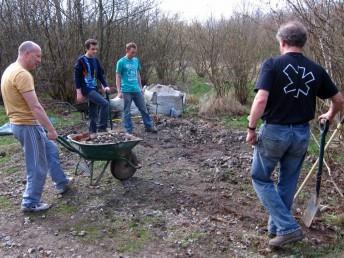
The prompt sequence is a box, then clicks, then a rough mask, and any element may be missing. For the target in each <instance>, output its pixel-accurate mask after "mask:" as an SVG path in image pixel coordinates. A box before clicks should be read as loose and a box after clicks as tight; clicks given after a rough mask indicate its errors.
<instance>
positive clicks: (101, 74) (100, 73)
mask: <svg viewBox="0 0 344 258" xmlns="http://www.w3.org/2000/svg"><path fill="white" fill-rule="evenodd" d="M96 61H97V66H98V67H97V69H98V72H97V75H98V76H97V77H98V78H97V79H98V80H99V81H100V83H101V84H102V88H103V91H105V92H110V88H109V86H108V83H107V82H106V79H105V76H104V74H105V72H104V69H103V67H102V65H101V63H100V62H99V60H98V59H96Z"/></svg>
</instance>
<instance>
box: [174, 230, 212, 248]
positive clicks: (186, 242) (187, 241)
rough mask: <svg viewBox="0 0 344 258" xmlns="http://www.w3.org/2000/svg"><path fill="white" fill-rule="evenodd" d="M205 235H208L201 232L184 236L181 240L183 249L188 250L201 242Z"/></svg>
mask: <svg viewBox="0 0 344 258" xmlns="http://www.w3.org/2000/svg"><path fill="white" fill-rule="evenodd" d="M205 235H206V234H205V233H203V232H199V231H194V232H190V234H187V235H185V236H184V238H183V239H182V240H181V243H180V245H181V247H183V248H187V247H188V246H190V245H191V244H193V243H195V242H197V241H198V240H200V239H201V238H202V237H204V236H205Z"/></svg>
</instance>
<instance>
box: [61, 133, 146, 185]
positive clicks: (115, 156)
mask: <svg viewBox="0 0 344 258" xmlns="http://www.w3.org/2000/svg"><path fill="white" fill-rule="evenodd" d="M75 136H77V135H73V134H71V135H68V136H67V137H62V136H58V138H57V142H58V143H60V144H61V145H62V146H63V147H65V148H66V149H67V150H69V151H70V152H73V153H76V154H78V155H79V157H80V158H79V161H78V163H77V165H76V168H75V174H78V170H79V166H80V162H81V161H82V160H85V162H86V164H87V166H88V169H89V171H90V185H93V186H94V185H97V184H98V183H99V181H100V179H101V178H102V177H103V175H104V173H105V171H106V169H107V168H108V166H109V165H110V171H111V174H112V175H113V176H114V177H115V178H117V179H118V180H126V179H129V178H130V177H132V176H133V175H134V174H135V172H136V170H137V169H138V168H140V166H139V165H138V164H139V162H138V160H137V157H136V155H135V153H134V152H133V151H132V149H133V148H134V147H135V146H136V145H137V144H138V143H139V142H140V141H142V139H140V138H136V137H135V138H134V139H132V140H129V141H125V142H119V143H103V144H89V143H83V142H78V141H76V140H74V139H75ZM95 161H105V165H104V166H103V167H102V170H101V172H100V173H99V175H98V176H96V175H95V173H94V162H95Z"/></svg>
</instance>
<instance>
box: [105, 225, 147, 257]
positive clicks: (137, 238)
mask: <svg viewBox="0 0 344 258" xmlns="http://www.w3.org/2000/svg"><path fill="white" fill-rule="evenodd" d="M151 222H152V221H151V220H137V219H132V220H129V221H127V220H125V219H121V218H119V219H118V220H116V221H115V222H113V223H112V224H111V225H109V228H110V232H111V235H112V239H113V240H114V241H115V242H116V243H117V245H116V249H117V251H119V252H122V253H133V252H136V251H138V250H141V249H142V248H144V246H145V245H146V244H147V242H148V241H149V240H151V238H152V234H151V232H150V231H149V226H148V225H149V224H150V223H151Z"/></svg>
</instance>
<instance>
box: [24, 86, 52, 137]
mask: <svg viewBox="0 0 344 258" xmlns="http://www.w3.org/2000/svg"><path fill="white" fill-rule="evenodd" d="M22 95H23V98H24V99H25V101H26V103H27V105H28V106H29V108H30V110H31V112H32V114H33V116H34V117H35V118H36V119H37V121H38V122H39V123H40V124H41V125H42V126H43V127H44V128H45V129H47V131H48V138H49V139H50V140H55V139H56V138H57V133H56V130H55V128H54V126H53V125H52V124H51V122H50V120H49V118H48V116H47V114H46V113H45V111H44V109H43V107H42V105H41V103H39V101H38V98H37V95H36V92H35V91H28V92H24V93H22Z"/></svg>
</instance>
